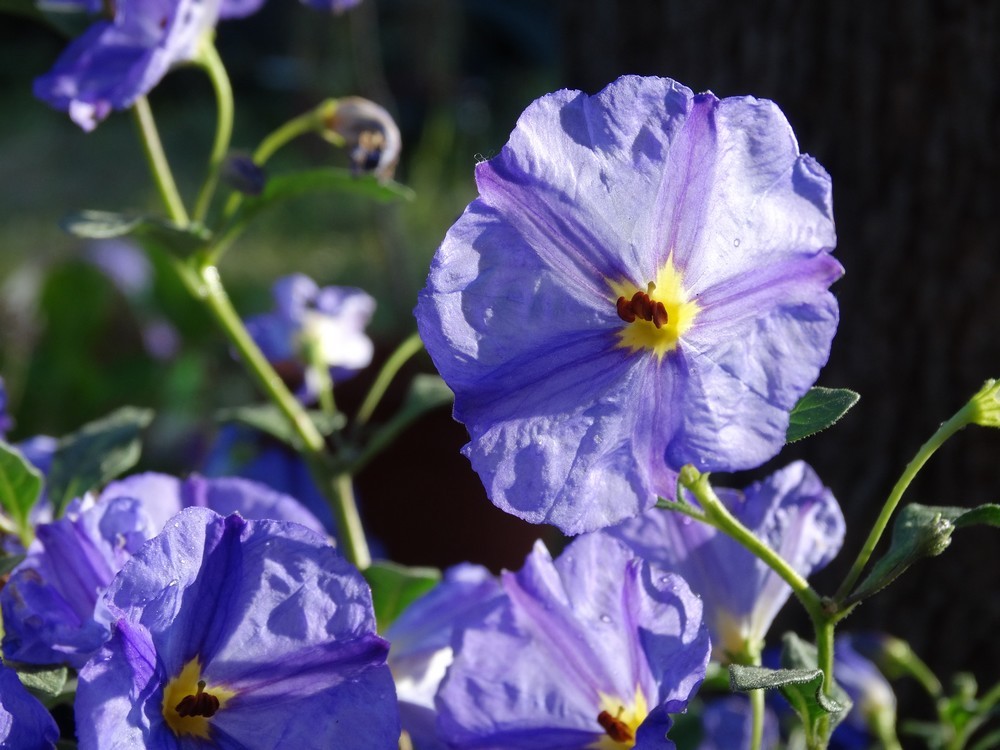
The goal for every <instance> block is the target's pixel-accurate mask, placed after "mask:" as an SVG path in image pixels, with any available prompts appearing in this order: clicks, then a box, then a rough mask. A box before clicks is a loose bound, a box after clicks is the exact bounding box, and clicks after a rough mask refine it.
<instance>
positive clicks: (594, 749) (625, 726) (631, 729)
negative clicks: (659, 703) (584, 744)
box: [588, 685, 649, 750]
mask: <svg viewBox="0 0 1000 750" xmlns="http://www.w3.org/2000/svg"><path fill="white" fill-rule="evenodd" d="M600 699H601V703H600V706H598V709H599V711H598V714H597V723H598V724H599V725H600V727H601V729H602V730H603V731H604V734H603V735H602V736H601V737H600V739H598V740H597V741H596V742H594V743H592V744H591V745H589V746H588V748H589V750H629V748H632V747H635V733H636V731H637V730H638V729H639V725H640V724H642V722H643V721H644V720H645V718H646V716H647V715H648V714H649V705H648V704H647V703H646V696H645V694H643V692H642V688H640V687H639V686H638V685H636V688H635V698H633V699H632V701H624V700H622V699H620V698H616V697H614V696H612V695H607V694H605V693H600Z"/></svg>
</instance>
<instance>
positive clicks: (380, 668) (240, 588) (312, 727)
mask: <svg viewBox="0 0 1000 750" xmlns="http://www.w3.org/2000/svg"><path fill="white" fill-rule="evenodd" d="M105 602H106V606H107V608H108V611H109V612H110V613H111V616H112V626H111V631H112V635H111V638H110V640H109V641H108V642H107V643H106V644H105V645H104V646H103V647H102V648H101V650H100V652H99V653H97V654H96V655H95V656H94V657H93V658H92V659H91V660H90V661H89V662H88V663H87V664H86V666H84V668H83V669H82V670H81V671H80V683H79V688H78V692H77V698H76V705H75V713H76V717H77V736H78V738H79V740H80V746H81V748H94V749H95V750H100V749H102V748H124V747H156V748H162V749H163V750H167V749H168V748H191V749H192V750H193V749H194V748H206V747H219V748H238V747H262V748H263V747H268V748H270V747H295V748H303V749H304V750H308V749H309V748H323V749H324V750H327V749H328V748H351V747H357V748H362V747H363V748H371V750H396V747H397V741H398V738H399V719H398V715H397V710H396V695H395V692H394V690H393V685H392V676H391V675H390V673H389V669H388V667H386V666H385V658H386V654H387V652H388V643H386V642H385V641H384V640H382V639H381V638H379V637H378V636H377V635H376V634H375V617H374V614H373V611H372V604H371V594H370V592H369V589H368V586H367V584H366V583H365V581H364V579H363V578H362V577H361V574H360V573H358V571H357V570H355V569H354V568H352V567H351V566H350V564H349V563H347V562H346V561H345V560H344V559H343V558H341V557H340V556H339V555H338V554H337V553H336V552H335V551H334V549H333V548H332V547H331V546H330V545H329V544H328V543H327V542H326V540H325V539H324V538H323V537H321V536H319V535H318V534H316V533H315V532H312V531H310V530H308V529H306V528H304V527H302V526H300V525H298V524H292V523H285V522H277V521H246V520H244V519H242V518H240V517H239V516H237V515H232V516H229V517H226V518H224V517H222V516H219V515H218V514H216V513H214V512H212V511H210V510H207V509H204V508H189V509H186V510H184V511H182V512H181V513H180V514H178V515H177V516H176V517H175V518H174V519H173V520H171V522H170V523H169V524H168V526H167V528H166V529H165V530H164V531H163V533H161V534H159V535H158V536H156V537H155V538H154V539H152V540H150V541H149V542H148V543H147V544H146V545H144V546H143V547H142V549H141V550H139V551H138V552H136V554H135V555H134V556H133V557H132V558H131V559H130V560H129V561H128V562H127V563H126V564H125V566H124V567H123V568H122V570H121V572H120V573H119V574H118V575H117V576H116V577H115V580H114V582H113V583H112V585H111V587H110V588H109V589H108V591H107V595H106V598H105Z"/></svg>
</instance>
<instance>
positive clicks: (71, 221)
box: [60, 211, 212, 258]
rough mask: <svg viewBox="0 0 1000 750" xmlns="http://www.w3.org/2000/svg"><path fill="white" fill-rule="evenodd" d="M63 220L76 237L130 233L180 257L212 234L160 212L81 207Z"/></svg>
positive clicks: (203, 242)
mask: <svg viewBox="0 0 1000 750" xmlns="http://www.w3.org/2000/svg"><path fill="white" fill-rule="evenodd" d="M60 224H61V226H62V228H63V229H64V230H65V231H67V232H69V233H70V234H72V235H75V236H77V237H85V238H87V239H98V240H100V239H111V238H114V237H128V236H131V237H134V238H135V239H136V240H139V241H140V242H141V243H143V244H147V243H149V244H153V245H155V246H156V247H158V248H160V249H162V250H164V251H165V252H168V253H170V254H171V255H175V256H177V257H180V258H186V257H188V256H190V255H191V254H193V253H194V252H196V251H198V250H200V249H202V248H204V247H205V245H207V244H208V241H209V240H210V239H211V237H212V235H211V232H209V231H208V230H207V229H205V228H203V227H179V226H177V225H176V224H174V223H172V222H170V221H166V220H165V219H161V218H159V217H157V216H147V215H145V214H120V213H114V212H112V211H80V212H79V213H75V214H70V215H69V216H67V217H65V218H64V219H63V220H62V221H61V222H60Z"/></svg>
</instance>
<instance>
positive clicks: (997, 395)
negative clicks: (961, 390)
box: [966, 378, 1000, 427]
mask: <svg viewBox="0 0 1000 750" xmlns="http://www.w3.org/2000/svg"><path fill="white" fill-rule="evenodd" d="M966 408H967V409H968V410H969V422H971V423H973V424H978V425H982V426H983V427H1000V381H997V380H995V379H993V378H990V379H989V380H987V381H986V382H985V383H983V387H982V388H980V389H979V392H978V393H977V394H976V395H975V396H973V397H972V398H971V399H969V403H968V405H967V407H966Z"/></svg>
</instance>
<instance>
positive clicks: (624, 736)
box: [597, 710, 635, 742]
mask: <svg viewBox="0 0 1000 750" xmlns="http://www.w3.org/2000/svg"><path fill="white" fill-rule="evenodd" d="M618 713H619V714H621V711H620V710H619V712H618ZM597 723H598V724H600V725H601V729H603V730H604V731H605V732H606V733H607V735H608V737H610V738H611V739H613V740H614V741H615V742H631V741H632V740H634V739H635V736H634V735H633V734H632V730H631V729H629V728H628V724H626V723H625V722H624V721H622V720H621V719H619V718H616V717H614V716H612V715H611V714H610V713H609V712H608V711H601V713H599V714H597Z"/></svg>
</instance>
